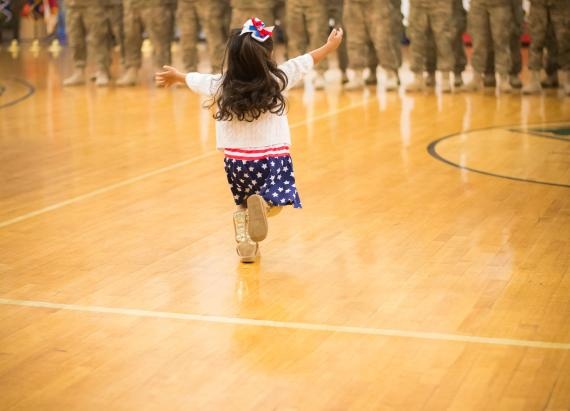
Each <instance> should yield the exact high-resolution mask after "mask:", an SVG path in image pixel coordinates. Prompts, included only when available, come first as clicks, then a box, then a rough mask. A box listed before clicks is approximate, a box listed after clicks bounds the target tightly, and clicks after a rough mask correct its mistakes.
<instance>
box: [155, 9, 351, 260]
mask: <svg viewBox="0 0 570 411" xmlns="http://www.w3.org/2000/svg"><path fill="white" fill-rule="evenodd" d="M272 33H273V27H265V24H264V23H263V22H262V21H261V20H259V19H257V18H251V19H249V20H247V21H246V22H245V24H244V25H243V28H241V29H236V30H234V31H232V33H231V35H230V38H229V40H228V44H227V46H226V51H225V59H224V60H225V65H224V66H225V67H224V69H223V70H222V73H221V74H217V75H212V74H200V73H188V74H184V73H181V72H179V71H178V70H176V69H175V68H173V67H169V66H164V69H165V71H163V72H160V73H156V76H155V79H156V83H157V85H159V86H164V87H168V86H171V85H173V84H176V83H184V82H185V83H186V84H187V85H188V87H189V88H190V89H192V90H193V91H195V92H196V93H200V94H203V95H207V96H210V97H211V99H212V100H211V104H210V107H213V106H215V109H216V113H215V114H214V118H215V119H216V145H217V148H218V149H220V150H223V151H224V156H225V158H224V163H225V171H226V174H227V178H228V182H229V184H230V188H231V191H232V195H233V197H234V200H235V203H236V205H237V206H238V209H237V211H236V212H235V213H234V228H235V235H236V241H237V243H238V244H237V253H238V255H239V256H240V257H241V261H242V262H254V261H255V258H256V256H257V255H258V253H259V245H258V242H260V241H262V240H263V239H265V237H266V236H267V230H268V225H267V216H268V215H274V214H277V212H279V211H280V210H281V207H283V206H285V205H293V207H295V208H300V207H301V201H300V199H299V194H298V193H297V189H296V186H295V176H294V173H293V163H292V160H291V156H290V154H289V146H290V144H291V135H290V131H289V124H288V120H287V114H286V100H285V97H284V96H283V92H284V91H285V90H288V89H289V88H291V87H292V86H294V85H295V83H297V82H299V81H300V80H301V79H302V78H303V76H304V75H306V74H308V73H309V72H310V71H311V70H312V68H313V66H314V65H315V64H317V63H318V62H319V61H321V60H322V59H324V58H325V57H326V56H327V55H328V54H329V53H331V52H333V51H335V50H336V49H337V47H338V46H339V45H340V43H341V41H342V34H343V33H342V29H334V30H333V31H332V33H331V34H330V36H329V38H328V40H327V43H326V44H325V45H324V46H322V47H320V48H318V49H316V50H313V51H311V52H310V53H307V54H305V55H302V56H300V57H296V58H294V59H291V60H289V61H287V62H285V63H284V64H282V65H280V66H278V65H277V64H276V63H275V60H274V59H273V40H272V38H271V36H272Z"/></svg>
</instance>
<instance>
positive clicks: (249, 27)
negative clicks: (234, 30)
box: [240, 17, 275, 43]
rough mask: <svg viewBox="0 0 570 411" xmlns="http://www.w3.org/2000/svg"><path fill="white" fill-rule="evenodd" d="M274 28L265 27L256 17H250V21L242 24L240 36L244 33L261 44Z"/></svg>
mask: <svg viewBox="0 0 570 411" xmlns="http://www.w3.org/2000/svg"><path fill="white" fill-rule="evenodd" d="M274 28H275V27H274V26H271V27H265V23H264V22H262V21H261V20H259V19H258V18H257V17H252V18H251V19H249V20H248V21H246V22H245V23H244V25H243V28H242V29H241V33H240V35H242V34H245V33H251V37H253V38H254V39H255V40H257V41H259V42H261V43H263V42H264V41H265V40H267V39H268V38H269V37H271V35H272V34H273V29H274Z"/></svg>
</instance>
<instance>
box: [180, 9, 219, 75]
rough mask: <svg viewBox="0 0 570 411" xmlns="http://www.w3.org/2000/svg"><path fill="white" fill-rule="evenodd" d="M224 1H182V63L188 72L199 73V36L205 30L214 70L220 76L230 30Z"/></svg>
mask: <svg viewBox="0 0 570 411" xmlns="http://www.w3.org/2000/svg"><path fill="white" fill-rule="evenodd" d="M224 3H225V1H224V0H178V10H177V11H176V21H177V24H178V29H179V31H180V48H181V52H182V64H183V66H184V70H185V71H186V72H187V73H188V72H193V71H198V47H197V45H198V34H199V31H200V27H202V28H203V30H204V33H205V35H206V42H207V45H208V54H209V57H210V63H211V66H212V71H213V72H215V73H219V72H220V71H221V68H222V59H223V57H224V49H225V47H226V40H227V33H228V28H227V27H226V26H225V24H224V19H225V15H224V13H225V11H226V10H227V8H226V7H224Z"/></svg>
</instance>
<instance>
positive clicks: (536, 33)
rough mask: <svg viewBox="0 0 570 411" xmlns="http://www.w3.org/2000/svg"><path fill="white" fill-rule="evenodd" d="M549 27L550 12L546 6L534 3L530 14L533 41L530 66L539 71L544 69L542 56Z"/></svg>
mask: <svg viewBox="0 0 570 411" xmlns="http://www.w3.org/2000/svg"><path fill="white" fill-rule="evenodd" d="M547 27H548V12H547V10H546V7H545V6H542V5H539V4H537V3H532V4H531V6H530V13H529V15H528V28H529V31H530V37H531V39H532V40H531V43H530V47H529V49H528V68H529V70H533V71H537V70H541V69H542V56H543V49H544V44H545V40H546V32H547Z"/></svg>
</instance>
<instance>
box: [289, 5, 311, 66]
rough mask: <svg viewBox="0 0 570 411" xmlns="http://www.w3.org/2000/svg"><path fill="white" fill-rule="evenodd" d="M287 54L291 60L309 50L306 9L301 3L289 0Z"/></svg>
mask: <svg viewBox="0 0 570 411" xmlns="http://www.w3.org/2000/svg"><path fill="white" fill-rule="evenodd" d="M286 7H287V12H286V13H287V26H288V27H289V30H288V33H287V41H288V42H287V52H288V53H289V57H290V58H294V57H297V56H299V55H301V54H303V53H304V52H305V50H306V48H307V30H306V21H305V13H304V11H305V8H304V7H303V5H302V2H301V1H298V0H288V1H287V4H286Z"/></svg>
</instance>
